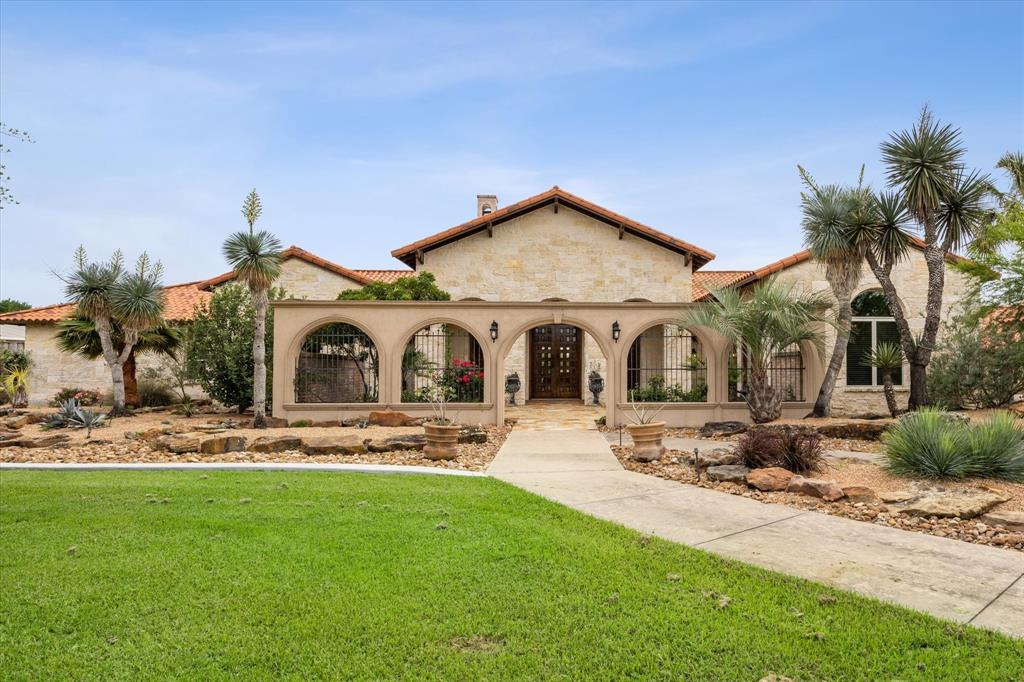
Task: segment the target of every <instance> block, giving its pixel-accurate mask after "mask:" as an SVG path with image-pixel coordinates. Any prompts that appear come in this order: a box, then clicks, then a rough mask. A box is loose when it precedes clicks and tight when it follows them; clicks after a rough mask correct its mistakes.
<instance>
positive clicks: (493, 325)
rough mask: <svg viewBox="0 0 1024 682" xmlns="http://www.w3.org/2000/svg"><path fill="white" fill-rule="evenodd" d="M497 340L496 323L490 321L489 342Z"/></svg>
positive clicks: (495, 321)
mask: <svg viewBox="0 0 1024 682" xmlns="http://www.w3.org/2000/svg"><path fill="white" fill-rule="evenodd" d="M497 340H498V321H497V320H491V341H497Z"/></svg>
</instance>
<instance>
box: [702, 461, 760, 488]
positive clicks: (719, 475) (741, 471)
mask: <svg viewBox="0 0 1024 682" xmlns="http://www.w3.org/2000/svg"><path fill="white" fill-rule="evenodd" d="M705 473H706V474H707V476H708V478H709V479H710V480H712V481H721V482H727V483H740V484H745V483H746V482H747V474H749V473H750V469H748V468H747V467H745V466H743V465H741V464H723V465H721V466H716V467H708V469H707V471H706V472H705Z"/></svg>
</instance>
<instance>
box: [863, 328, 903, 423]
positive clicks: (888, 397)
mask: <svg viewBox="0 0 1024 682" xmlns="http://www.w3.org/2000/svg"><path fill="white" fill-rule="evenodd" d="M866 360H867V362H868V364H869V365H871V366H872V367H874V368H875V369H877V370H879V371H880V372H881V373H882V385H883V386H884V391H885V404H886V406H887V407H888V408H889V414H891V415H892V416H893V417H895V416H896V415H898V414H899V409H898V408H897V407H896V391H895V389H893V387H892V373H893V372H894V371H895V370H897V369H899V368H900V367H903V350H902V349H901V348H900V347H899V346H897V345H896V344H895V343H889V342H887V341H883V342H882V343H880V344H878V345H877V346H875V349H874V350H873V351H869V352H868V353H867V357H866Z"/></svg>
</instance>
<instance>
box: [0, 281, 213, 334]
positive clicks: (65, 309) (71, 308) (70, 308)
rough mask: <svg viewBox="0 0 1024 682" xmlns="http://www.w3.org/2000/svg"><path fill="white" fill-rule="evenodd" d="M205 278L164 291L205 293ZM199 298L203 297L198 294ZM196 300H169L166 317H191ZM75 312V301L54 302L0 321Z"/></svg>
mask: <svg viewBox="0 0 1024 682" xmlns="http://www.w3.org/2000/svg"><path fill="white" fill-rule="evenodd" d="M203 281H204V280H196V281H193V282H182V283H180V284H168V285H167V286H165V287H163V291H164V292H165V294H166V293H172V292H178V291H180V290H182V289H186V290H187V289H194V290H195V292H196V294H205V292H203V291H202V290H201V289H200V288H199V286H198V285H199V284H201V283H202V282H203ZM197 298H202V296H201V295H200V296H198V297H197ZM195 302H196V301H193V300H188V301H184V302H183V301H179V300H168V301H167V302H166V303H167V314H166V315H165V318H166V319H167V320H169V321H175V322H176V321H181V320H186V319H191V315H190V311H191V309H192V307H194V303H195ZM190 303H191V304H193V305H190V306H189V310H188V311H181V310H178V309H179V308H180V307H181V306H182V305H188V304H190ZM74 312H75V305H74V304H73V303H52V304H50V305H44V306H39V307H38V308H28V309H26V310H14V311H11V312H9V313H2V314H0V323H6V324H49V323H53V322H59V321H60V320H63V319H66V318H68V317H70V316H71V315H73V314H74Z"/></svg>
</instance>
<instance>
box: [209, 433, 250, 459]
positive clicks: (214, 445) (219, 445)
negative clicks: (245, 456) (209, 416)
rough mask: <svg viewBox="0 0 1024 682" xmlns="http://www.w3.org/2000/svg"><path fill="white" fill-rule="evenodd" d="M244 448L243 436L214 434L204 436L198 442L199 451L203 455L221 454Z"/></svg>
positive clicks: (239, 450)
mask: <svg viewBox="0 0 1024 682" xmlns="http://www.w3.org/2000/svg"><path fill="white" fill-rule="evenodd" d="M243 450H245V436H214V437H213V438H204V439H203V442H202V443H200V444H199V452H201V453H203V454H204V455H223V454H224V453H225V452H242V451H243Z"/></svg>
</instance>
